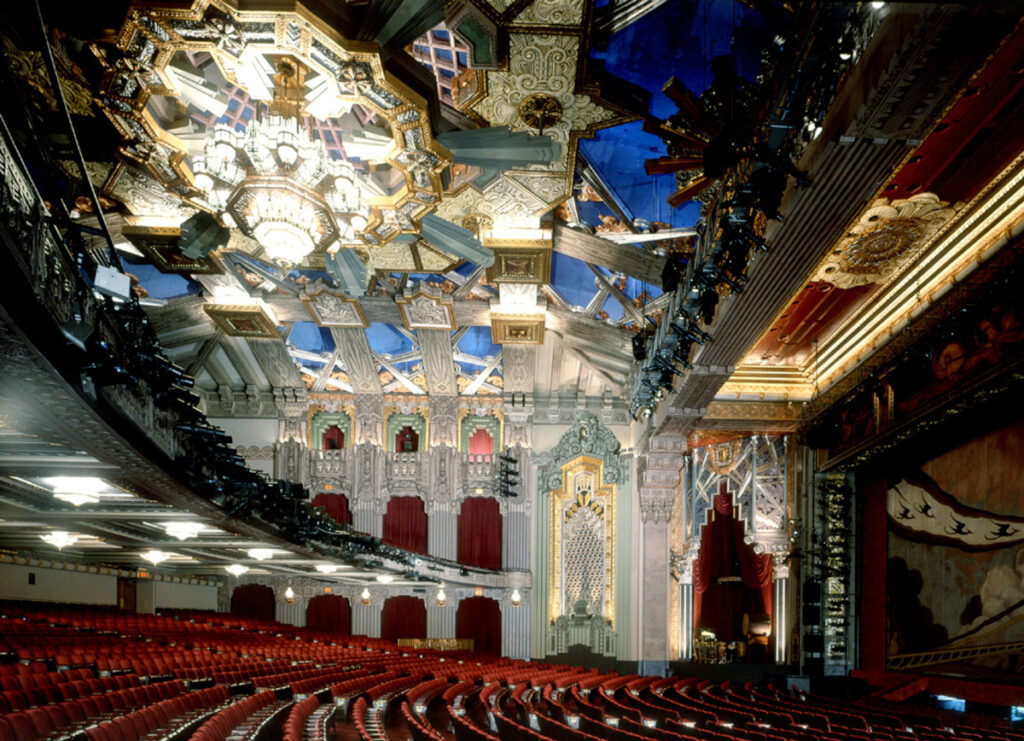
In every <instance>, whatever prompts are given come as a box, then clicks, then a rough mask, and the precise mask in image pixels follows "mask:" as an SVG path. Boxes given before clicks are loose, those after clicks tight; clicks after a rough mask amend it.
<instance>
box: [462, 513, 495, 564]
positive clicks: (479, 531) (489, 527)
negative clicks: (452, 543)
mask: <svg viewBox="0 0 1024 741" xmlns="http://www.w3.org/2000/svg"><path fill="white" fill-rule="evenodd" d="M457 546H458V547H457V554H458V555H457V556H456V558H457V559H458V561H459V563H461V564H465V565H467V566H479V567H480V568H482V569H500V568H501V510H500V509H499V507H498V502H497V500H495V499H491V498H489V497H469V498H467V499H466V500H465V501H463V502H462V510H461V511H460V512H459V527H458V542H457Z"/></svg>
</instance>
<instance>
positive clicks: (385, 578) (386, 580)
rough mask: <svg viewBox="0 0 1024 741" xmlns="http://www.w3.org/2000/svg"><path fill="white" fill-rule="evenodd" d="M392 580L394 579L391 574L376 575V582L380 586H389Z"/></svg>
mask: <svg viewBox="0 0 1024 741" xmlns="http://www.w3.org/2000/svg"><path fill="white" fill-rule="evenodd" d="M394 580H395V577H393V576H392V575H391V574H377V581H379V582H380V583H381V584H390V583H391V582H393V581H394Z"/></svg>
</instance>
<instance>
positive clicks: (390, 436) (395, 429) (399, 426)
mask: <svg viewBox="0 0 1024 741" xmlns="http://www.w3.org/2000/svg"><path fill="white" fill-rule="evenodd" d="M405 428H408V430H409V431H411V432H412V433H413V434H414V435H415V440H416V443H417V444H416V445H415V446H414V451H413V452H417V451H420V450H423V449H424V447H425V446H426V444H427V421H426V420H425V419H424V418H423V416H422V415H420V414H392V415H391V416H389V417H388V421H387V425H386V426H385V434H384V442H385V444H386V445H387V449H388V451H389V452H392V453H402V452H409V451H403V450H401V449H400V448H399V433H403V439H405V438H404V435H405V434H406V433H405V432H404V429H405Z"/></svg>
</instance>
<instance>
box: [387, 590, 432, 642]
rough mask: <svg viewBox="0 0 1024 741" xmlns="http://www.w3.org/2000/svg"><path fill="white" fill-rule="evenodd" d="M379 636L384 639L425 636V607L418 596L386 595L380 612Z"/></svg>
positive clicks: (392, 639) (393, 639) (394, 639)
mask: <svg viewBox="0 0 1024 741" xmlns="http://www.w3.org/2000/svg"><path fill="white" fill-rule="evenodd" d="M380 637H381V638H383V639H384V640H385V641H397V640H398V639H399V638H426V637H427V607H426V605H424V604H423V600H421V599H420V598H419V597H388V598H387V599H386V600H385V601H384V609H383V611H382V612H381V614H380Z"/></svg>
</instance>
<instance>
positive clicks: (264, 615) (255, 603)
mask: <svg viewBox="0 0 1024 741" xmlns="http://www.w3.org/2000/svg"><path fill="white" fill-rule="evenodd" d="M231 614H232V615H237V616H238V617H244V618H249V619H250V620H273V619H274V618H275V617H276V615H275V614H274V590H273V589H271V588H270V587H268V586H266V585H265V584H242V585H241V586H238V587H235V591H234V592H232V593H231Z"/></svg>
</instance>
